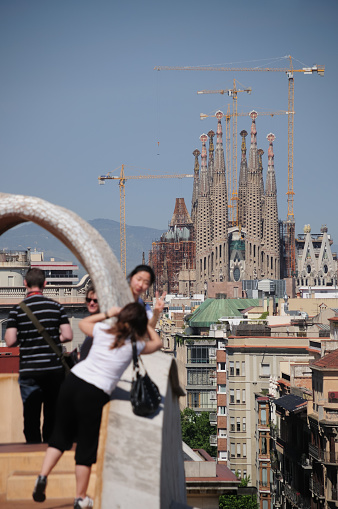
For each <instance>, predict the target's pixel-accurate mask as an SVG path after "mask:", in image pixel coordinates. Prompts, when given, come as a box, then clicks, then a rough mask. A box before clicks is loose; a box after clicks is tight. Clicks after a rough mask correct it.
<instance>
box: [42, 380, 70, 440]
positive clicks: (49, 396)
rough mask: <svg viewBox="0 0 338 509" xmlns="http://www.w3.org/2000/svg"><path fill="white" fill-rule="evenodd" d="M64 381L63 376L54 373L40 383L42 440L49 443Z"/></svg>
mask: <svg viewBox="0 0 338 509" xmlns="http://www.w3.org/2000/svg"><path fill="white" fill-rule="evenodd" d="M63 380H64V374H63V372H61V373H56V374H53V375H46V376H44V377H43V381H42V382H41V388H42V398H43V426H42V440H43V442H45V443H48V442H49V439H50V437H51V435H52V431H53V428H54V424H55V419H56V404H57V399H58V395H59V390H60V387H61V384H62V382H63Z"/></svg>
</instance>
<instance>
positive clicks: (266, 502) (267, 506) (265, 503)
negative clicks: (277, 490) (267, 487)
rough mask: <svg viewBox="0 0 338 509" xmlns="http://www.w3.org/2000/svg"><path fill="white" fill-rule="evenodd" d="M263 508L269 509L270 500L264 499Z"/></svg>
mask: <svg viewBox="0 0 338 509" xmlns="http://www.w3.org/2000/svg"><path fill="white" fill-rule="evenodd" d="M262 509H269V502H268V500H263V508H262Z"/></svg>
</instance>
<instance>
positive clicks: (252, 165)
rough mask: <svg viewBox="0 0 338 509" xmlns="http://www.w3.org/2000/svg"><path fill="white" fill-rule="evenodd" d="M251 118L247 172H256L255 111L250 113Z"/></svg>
mask: <svg viewBox="0 0 338 509" xmlns="http://www.w3.org/2000/svg"><path fill="white" fill-rule="evenodd" d="M250 117H251V120H252V122H251V130H250V134H251V143H250V154H249V171H255V170H257V166H258V161H257V129H256V118H257V111H255V110H252V111H251V113H250Z"/></svg>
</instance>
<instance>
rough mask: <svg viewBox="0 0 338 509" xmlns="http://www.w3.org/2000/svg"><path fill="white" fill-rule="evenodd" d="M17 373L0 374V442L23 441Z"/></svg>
mask: <svg viewBox="0 0 338 509" xmlns="http://www.w3.org/2000/svg"><path fill="white" fill-rule="evenodd" d="M18 378H19V375H18V374H17V373H15V374H12V373H9V374H0V415H1V419H0V443H1V444H9V443H16V442H25V437H24V434H23V417H22V412H23V410H22V401H21V396H20V388H19V384H18Z"/></svg>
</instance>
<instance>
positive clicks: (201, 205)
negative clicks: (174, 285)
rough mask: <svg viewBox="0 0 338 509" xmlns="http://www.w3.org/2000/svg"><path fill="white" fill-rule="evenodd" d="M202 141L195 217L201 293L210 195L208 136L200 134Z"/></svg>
mask: <svg viewBox="0 0 338 509" xmlns="http://www.w3.org/2000/svg"><path fill="white" fill-rule="evenodd" d="M200 140H201V142H202V154H201V173H200V180H199V190H198V201H197V219H196V290H197V292H199V293H203V292H204V291H205V290H204V288H205V285H204V283H205V282H207V281H208V260H207V259H208V249H210V245H211V238H210V230H211V228H210V195H209V187H208V168H207V148H206V143H207V140H208V136H207V135H206V134H202V135H201V136H200Z"/></svg>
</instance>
